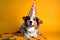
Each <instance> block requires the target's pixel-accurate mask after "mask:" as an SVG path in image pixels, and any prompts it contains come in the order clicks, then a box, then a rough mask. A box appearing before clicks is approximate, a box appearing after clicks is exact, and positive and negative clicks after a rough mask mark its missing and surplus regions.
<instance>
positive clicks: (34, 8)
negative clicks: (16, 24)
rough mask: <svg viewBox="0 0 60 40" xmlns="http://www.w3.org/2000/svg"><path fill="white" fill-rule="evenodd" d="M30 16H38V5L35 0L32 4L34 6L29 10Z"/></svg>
mask: <svg viewBox="0 0 60 40" xmlns="http://www.w3.org/2000/svg"><path fill="white" fill-rule="evenodd" d="M28 15H29V17H36V5H35V1H34V2H33V4H32V7H31V9H30V12H29V14H28Z"/></svg>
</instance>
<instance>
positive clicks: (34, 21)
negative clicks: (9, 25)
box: [16, 16, 43, 40]
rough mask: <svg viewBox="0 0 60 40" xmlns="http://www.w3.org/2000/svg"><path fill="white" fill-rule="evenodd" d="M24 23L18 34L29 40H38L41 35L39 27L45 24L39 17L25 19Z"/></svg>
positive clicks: (25, 17) (26, 17)
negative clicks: (34, 39) (33, 39)
mask: <svg viewBox="0 0 60 40" xmlns="http://www.w3.org/2000/svg"><path fill="white" fill-rule="evenodd" d="M23 20H24V23H23V24H22V25H21V27H20V30H19V31H17V32H16V33H20V34H22V35H24V36H25V38H26V39H27V40H30V38H31V37H32V38H36V37H37V36H38V34H39V25H40V24H42V23H43V22H42V21H41V20H40V19H39V18H37V17H34V18H32V17H29V16H24V17H23Z"/></svg>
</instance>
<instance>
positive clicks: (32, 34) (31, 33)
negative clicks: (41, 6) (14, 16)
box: [27, 27, 36, 36]
mask: <svg viewBox="0 0 60 40" xmlns="http://www.w3.org/2000/svg"><path fill="white" fill-rule="evenodd" d="M27 31H28V32H27V33H28V34H29V35H30V36H34V35H35V34H36V33H35V28H34V27H30V28H27Z"/></svg>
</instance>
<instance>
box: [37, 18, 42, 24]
mask: <svg viewBox="0 0 60 40" xmlns="http://www.w3.org/2000/svg"><path fill="white" fill-rule="evenodd" d="M36 21H37V24H38V25H39V24H42V23H43V21H42V20H40V19H39V18H37V17H36Z"/></svg>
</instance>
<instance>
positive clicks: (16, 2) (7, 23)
mask: <svg viewBox="0 0 60 40" xmlns="http://www.w3.org/2000/svg"><path fill="white" fill-rule="evenodd" d="M32 3H33V0H0V33H4V32H15V31H17V30H19V27H20V25H21V24H22V23H23V19H22V17H23V16H27V15H28V13H29V10H30V8H31V6H32ZM36 8H37V17H38V18H39V19H41V20H42V21H43V24H41V26H40V31H41V33H42V34H45V35H47V34H49V35H53V34H56V35H57V37H56V38H57V40H58V38H59V37H58V35H60V0H37V1H36ZM53 37H54V36H53ZM48 39H49V38H48ZM50 40H51V39H50ZM52 40H53V38H52Z"/></svg>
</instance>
